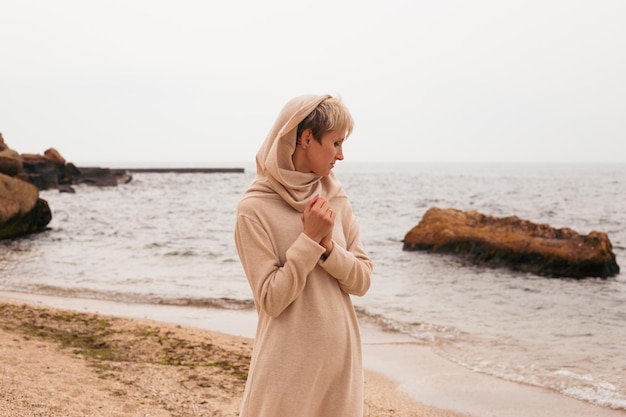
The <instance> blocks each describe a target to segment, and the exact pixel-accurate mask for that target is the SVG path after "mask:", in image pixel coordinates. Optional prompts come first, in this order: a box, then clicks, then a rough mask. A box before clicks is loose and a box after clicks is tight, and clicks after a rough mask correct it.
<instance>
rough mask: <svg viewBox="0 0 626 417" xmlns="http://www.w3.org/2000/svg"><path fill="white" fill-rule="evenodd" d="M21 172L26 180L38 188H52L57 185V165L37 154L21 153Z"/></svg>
mask: <svg viewBox="0 0 626 417" xmlns="http://www.w3.org/2000/svg"><path fill="white" fill-rule="evenodd" d="M22 163H23V166H24V168H23V174H24V176H25V179H26V181H28V182H29V183H31V184H33V185H34V186H35V187H37V188H38V189H40V190H49V189H54V188H57V187H58V186H59V167H58V166H57V164H56V163H55V162H54V161H52V160H50V159H48V158H46V157H45V156H43V155H38V154H22Z"/></svg>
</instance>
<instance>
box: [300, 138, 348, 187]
mask: <svg viewBox="0 0 626 417" xmlns="http://www.w3.org/2000/svg"><path fill="white" fill-rule="evenodd" d="M344 140H345V138H344V134H343V133H342V132H340V131H336V130H331V131H328V132H326V133H324V134H323V135H322V140H321V141H320V142H321V143H320V142H318V141H316V140H315V139H311V143H310V148H309V152H307V156H308V158H307V159H308V162H309V169H310V170H311V171H312V172H314V173H315V175H318V176H320V177H325V176H327V175H328V174H330V171H331V170H332V169H333V168H334V166H335V162H337V161H338V160H339V161H341V160H343V148H342V147H343V142H344Z"/></svg>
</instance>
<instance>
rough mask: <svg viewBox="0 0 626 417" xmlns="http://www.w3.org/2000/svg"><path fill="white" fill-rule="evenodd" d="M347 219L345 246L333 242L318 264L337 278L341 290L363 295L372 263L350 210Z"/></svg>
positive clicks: (369, 283)
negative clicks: (326, 255) (326, 256)
mask: <svg viewBox="0 0 626 417" xmlns="http://www.w3.org/2000/svg"><path fill="white" fill-rule="evenodd" d="M349 219H350V221H349V227H348V228H347V230H346V231H345V232H344V233H345V234H346V247H345V248H343V247H341V246H340V245H337V244H335V245H334V248H333V251H332V252H331V253H330V254H329V255H328V258H326V260H324V261H320V265H321V266H322V268H324V269H325V270H326V272H328V273H329V274H330V275H332V276H333V277H335V278H336V279H337V281H338V282H339V285H340V286H341V289H342V290H343V291H345V292H347V293H348V294H353V295H357V296H363V295H365V293H366V292H367V291H368V290H369V288H370V285H371V277H372V269H373V267H374V264H373V262H372V260H371V259H370V258H369V257H368V256H367V254H366V253H365V250H364V249H363V245H362V244H361V237H360V231H359V224H358V222H357V220H356V218H355V217H354V216H353V215H352V211H351V210H350V212H349Z"/></svg>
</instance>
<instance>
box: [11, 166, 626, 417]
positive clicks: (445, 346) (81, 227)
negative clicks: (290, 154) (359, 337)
mask: <svg viewBox="0 0 626 417" xmlns="http://www.w3.org/2000/svg"><path fill="white" fill-rule="evenodd" d="M103 166H107V165H106V164H104V165H103ZM108 166H113V164H109V165H108ZM163 166H164V165H161V166H160V167H163ZM233 167H243V168H245V172H244V173H207V174H199V173H189V174H184V173H135V174H133V180H132V181H131V182H129V183H127V184H121V185H119V186H117V187H110V188H98V187H91V186H87V185H80V186H76V187H75V190H76V193H74V194H70V193H59V192H58V191H56V190H48V191H42V192H41V194H40V196H41V197H42V198H43V199H45V200H47V201H48V203H49V205H50V207H51V210H52V214H53V218H52V221H51V223H50V224H49V226H50V227H49V229H48V230H46V231H44V232H42V233H38V234H35V235H31V236H27V237H23V238H20V239H15V240H7V241H0V291H9V292H20V293H27V294H39V295H53V296H61V297H71V298H89V299H98V300H110V301H121V302H125V303H148V304H159V305H191V306H196V307H201V308H202V307H206V308H218V309H236V310H253V308H254V305H253V301H252V296H251V292H250V288H249V286H248V282H247V281H246V278H245V276H244V273H243V270H242V268H241V265H240V263H239V259H238V257H237V252H236V249H235V245H234V241H233V227H234V222H235V211H236V205H237V202H238V200H239V198H240V197H241V195H242V193H243V191H244V190H245V189H246V187H247V186H248V185H249V184H250V182H251V181H252V179H253V178H254V166H252V165H245V164H239V165H235V166H233ZM335 173H336V175H337V177H338V179H339V180H340V182H341V183H342V184H343V185H344V188H345V189H346V191H347V193H348V195H349V197H350V200H351V203H352V206H353V209H354V212H355V214H356V216H357V217H358V219H359V224H360V227H361V237H362V241H363V244H364V246H365V249H366V250H367V252H368V254H369V255H370V256H371V258H372V259H373V261H374V265H375V266H374V273H373V281H372V286H371V289H370V291H369V292H368V293H367V294H366V295H365V296H364V297H354V298H353V301H354V304H355V307H356V309H357V311H358V314H359V316H360V318H361V319H362V320H367V321H368V322H369V323H376V325H377V326H380V327H381V328H384V329H385V330H386V331H391V332H398V333H402V334H404V335H405V336H406V335H408V336H410V337H411V338H413V339H414V340H415V343H418V344H423V345H425V346H430V347H431V348H432V350H433V351H434V352H435V353H436V354H438V355H440V356H441V357H443V358H445V359H447V360H450V361H452V362H454V363H457V364H459V365H461V366H463V367H465V368H468V369H470V370H472V371H475V372H479V373H484V374H488V375H493V376H496V377H499V378H503V379H506V380H510V381H515V382H520V383H523V384H529V385H534V386H538V387H543V388H546V389H549V390H553V391H555V392H558V393H561V394H562V395H565V396H569V397H572V398H576V399H579V400H583V401H586V402H589V403H593V404H595V405H598V406H601V407H606V408H612V409H617V410H626V272H625V269H624V265H621V266H622V272H621V273H620V274H619V275H617V276H615V277H611V278H607V279H600V278H588V279H565V278H563V279H560V278H546V277H542V276H537V275H533V274H530V273H523V272H514V271H511V270H508V269H504V268H497V269H496V268H490V267H485V266H475V265H471V264H468V263H466V262H463V261H461V260H460V259H459V258H457V257H455V256H453V255H445V254H432V253H428V252H407V251H403V250H402V243H403V238H404V236H405V234H406V233H407V232H408V231H409V230H410V229H411V228H412V227H414V226H416V225H417V224H418V223H419V221H420V219H421V218H422V216H423V214H424V213H425V212H426V211H427V210H428V209H429V208H431V207H440V208H456V209H460V210H477V211H479V212H481V213H483V214H487V215H492V216H498V217H502V216H510V215H515V216H518V217H520V218H522V219H526V220H530V221H532V222H535V223H546V224H549V225H551V226H553V227H557V228H561V227H568V228H571V229H574V230H575V231H577V232H579V233H581V234H587V233H589V232H591V231H601V232H605V233H607V234H608V236H609V239H610V240H611V242H612V245H613V250H614V253H615V254H616V256H617V262H618V264H622V263H624V260H626V165H621V164H618V165H598V164H571V165H567V164H424V163H404V164H383V163H367V164H366V163H362V164H359V163H352V164H351V163H349V162H345V163H344V162H341V163H339V164H338V166H337V168H336V169H335Z"/></svg>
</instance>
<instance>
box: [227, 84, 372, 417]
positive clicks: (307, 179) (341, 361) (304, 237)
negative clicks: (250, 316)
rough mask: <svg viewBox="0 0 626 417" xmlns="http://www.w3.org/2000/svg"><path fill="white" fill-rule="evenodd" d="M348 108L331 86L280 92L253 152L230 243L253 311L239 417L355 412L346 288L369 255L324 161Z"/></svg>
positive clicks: (367, 265)
mask: <svg viewBox="0 0 626 417" xmlns="http://www.w3.org/2000/svg"><path fill="white" fill-rule="evenodd" d="M352 127H353V121H352V116H351V115H350V113H349V112H348V110H347V109H346V108H345V106H344V105H343V103H342V102H341V101H339V100H338V99H336V98H333V97H331V96H328V95H326V96H311V95H308V96H302V97H297V98H295V99H293V100H291V101H289V102H288V103H287V104H286V105H285V107H284V108H283V110H282V112H281V113H280V115H279V116H278V119H277V120H276V123H275V124H274V126H273V128H272V129H271V131H270V134H269V135H268V137H267V139H266V140H265V142H264V144H263V146H262V147H261V149H260V150H259V152H258V153H257V157H256V164H257V175H256V178H255V180H254V181H253V183H252V184H251V186H250V187H249V188H248V190H246V192H245V194H244V196H243V197H242V199H241V201H240V202H239V205H238V207H237V222H236V227H235V243H236V245H237V250H238V253H239V257H240V259H241V263H242V265H243V268H244V271H245V273H246V276H247V278H248V281H249V283H250V287H251V288H252V293H253V295H254V302H255V305H256V309H257V312H258V325H257V331H256V339H255V343H254V349H253V353H252V361H251V363H250V372H249V374H248V380H247V383H246V388H245V392H244V399H243V403H242V407H241V414H240V416H241V417H329V416H332V417H340V416H341V417H362V416H363V370H362V361H361V339H360V333H359V326H358V321H357V317H356V314H355V312H354V308H353V306H352V302H351V299H350V295H351V294H352V295H357V296H362V295H364V294H365V293H366V292H367V290H368V289H369V286H370V277H371V273H372V261H371V260H370V259H369V257H368V256H367V254H366V253H365V251H364V250H363V248H362V246H361V241H360V237H359V227H358V224H357V221H356V219H355V218H354V216H353V213H352V208H351V206H350V203H349V202H348V198H347V195H346V193H345V192H344V190H343V188H342V186H341V184H340V183H339V182H338V181H337V180H336V179H335V176H334V174H333V172H332V168H333V166H334V164H335V162H336V161H337V160H342V159H343V150H342V146H343V142H344V140H345V139H346V138H347V137H348V135H349V134H350V133H351V132H352Z"/></svg>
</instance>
